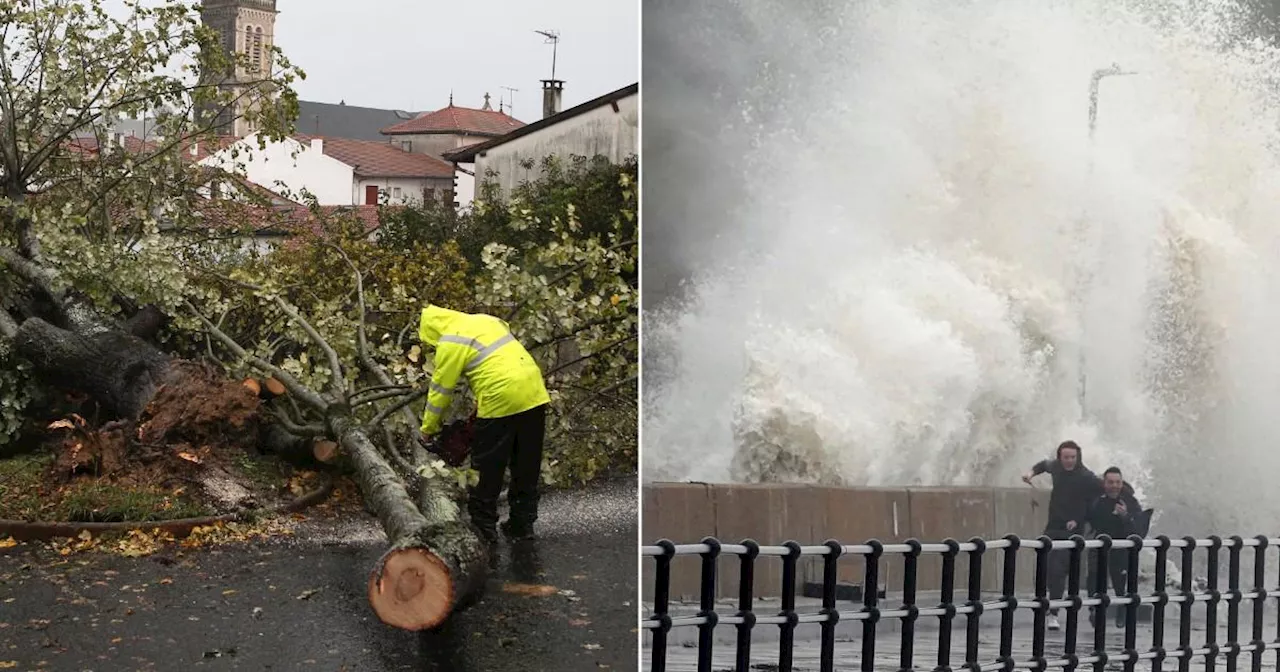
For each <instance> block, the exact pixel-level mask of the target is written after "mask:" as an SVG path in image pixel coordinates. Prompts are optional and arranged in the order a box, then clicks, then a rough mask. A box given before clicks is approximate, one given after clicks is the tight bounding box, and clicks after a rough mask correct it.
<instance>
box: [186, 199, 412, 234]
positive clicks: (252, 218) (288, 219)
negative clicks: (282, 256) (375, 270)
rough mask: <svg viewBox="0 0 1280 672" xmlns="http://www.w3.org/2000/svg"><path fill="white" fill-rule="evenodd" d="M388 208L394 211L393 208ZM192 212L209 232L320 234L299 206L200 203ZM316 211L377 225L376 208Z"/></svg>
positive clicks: (372, 226) (307, 210)
mask: <svg viewBox="0 0 1280 672" xmlns="http://www.w3.org/2000/svg"><path fill="white" fill-rule="evenodd" d="M387 207H388V209H395V206H387ZM193 209H194V211H195V212H196V215H197V216H198V217H199V218H200V219H201V221H203V222H204V225H205V226H206V227H208V228H209V229H212V230H219V229H242V228H244V227H246V226H247V227H249V229H251V230H252V231H254V232H255V233H257V234H269V233H276V234H283V235H296V234H299V233H312V234H315V235H322V234H323V228H322V227H321V225H320V221H318V220H317V218H316V213H314V212H312V211H311V209H310V208H308V207H306V206H302V205H295V206H277V207H271V206H265V205H257V204H251V203H240V202H237V201H231V200H226V199H216V200H215V199H203V200H200V201H198V202H197V203H196V204H195V205H194V207H193ZM319 211H320V214H321V215H323V216H327V217H333V216H338V215H342V214H351V215H353V216H354V217H355V218H356V219H357V220H358V221H359V222H361V223H362V224H363V225H364V228H365V230H366V231H370V232H372V231H374V230H376V229H377V228H378V225H379V224H378V206H376V205H325V206H320V208H319Z"/></svg>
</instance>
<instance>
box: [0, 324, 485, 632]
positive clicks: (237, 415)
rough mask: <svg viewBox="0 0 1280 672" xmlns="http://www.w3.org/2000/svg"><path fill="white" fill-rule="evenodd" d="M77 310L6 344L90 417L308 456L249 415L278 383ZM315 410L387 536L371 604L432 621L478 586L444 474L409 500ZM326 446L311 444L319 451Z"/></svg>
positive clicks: (470, 540) (406, 620) (380, 463)
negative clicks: (89, 407) (84, 397)
mask: <svg viewBox="0 0 1280 672" xmlns="http://www.w3.org/2000/svg"><path fill="white" fill-rule="evenodd" d="M78 317H82V318H83V319H74V318H77V316H75V315H72V318H73V319H69V320H68V326H69V328H66V329H64V328H62V327H59V326H55V325H54V324H51V323H49V322H47V321H45V320H42V319H39V318H28V319H26V320H24V321H23V322H22V323H21V325H20V326H19V327H18V331H17V336H16V337H15V339H14V344H15V346H16V348H17V351H18V352H19V353H20V354H22V355H23V356H25V357H26V358H28V359H29V360H30V361H31V362H32V363H33V364H34V366H35V373H36V374H37V375H38V376H39V377H40V378H41V379H43V380H44V381H46V382H48V383H51V384H53V385H55V386H59V387H66V388H71V389H76V390H79V391H81V392H84V393H86V394H88V395H90V397H91V398H92V399H93V400H94V401H95V402H97V403H98V405H99V407H100V409H101V410H102V411H104V412H105V416H104V417H100V418H99V420H100V421H102V420H107V419H112V418H126V419H130V420H137V421H138V431H139V432H140V436H141V437H142V438H143V439H144V440H146V441H147V442H149V443H176V442H183V443H189V444H191V445H209V443H210V442H211V441H228V440H229V439H228V437H234V438H232V439H230V440H233V441H237V442H243V445H244V447H245V449H246V450H253V449H265V450H271V451H273V452H278V453H281V454H282V455H287V456H290V457H293V458H296V459H298V460H306V459H307V458H310V459H312V460H314V459H316V457H317V455H316V453H315V452H313V449H314V446H313V444H312V441H311V439H310V438H302V437H297V436H294V435H292V434H291V433H290V432H288V431H287V430H285V429H284V428H283V427H280V426H278V425H274V424H262V423H261V421H260V415H261V413H260V408H261V400H260V399H259V397H258V394H261V392H262V390H263V388H267V387H271V388H279V384H278V382H277V381H274V380H269V381H267V382H266V383H265V384H259V385H258V387H259V390H258V394H255V392H254V391H253V390H251V389H250V388H249V387H247V386H246V385H244V383H243V381H241V380H235V379H231V378H227V377H226V376H224V375H222V374H220V373H217V372H214V371H213V370H212V369H209V368H208V367H205V366H203V365H199V364H195V363H192V362H187V361H185V360H179V359H174V358H172V357H170V356H169V355H167V354H166V353H164V352H161V351H160V350H158V349H157V348H156V347H155V346H153V345H151V344H150V343H148V342H147V341H145V340H142V339H141V338H139V337H137V336H135V335H133V334H131V333H128V332H126V331H123V330H121V329H119V328H116V329H112V328H111V327H106V326H102V325H103V323H102V322H100V321H97V320H95V319H93V317H94V316H92V315H87V314H86V315H83V316H78ZM281 391H283V390H281ZM316 399H317V400H319V399H320V397H318V396H317V397H316ZM321 403H323V402H321ZM326 414H327V415H329V416H330V419H329V421H328V425H329V429H330V431H331V432H332V435H333V436H334V437H335V438H337V441H338V445H339V446H340V448H341V451H340V459H341V460H343V461H344V462H345V461H347V460H349V461H350V464H351V466H352V467H354V471H355V477H356V480H357V483H358V485H359V486H360V491H361V494H362V495H363V497H364V499H365V503H366V506H367V507H368V508H369V509H371V510H372V511H373V512H374V513H375V514H376V515H377V517H378V520H379V522H380V523H381V524H382V527H383V530H384V531H385V532H386V535H387V539H388V540H389V548H388V549H387V551H386V553H385V554H384V555H383V556H382V557H381V558H380V559H379V561H378V563H377V566H376V567H375V568H374V569H373V571H372V572H371V574H370V578H369V584H368V591H369V592H368V595H369V602H370V604H371V606H372V607H373V610H374V612H375V613H376V614H377V615H378V617H379V618H380V619H381V620H382V621H383V622H384V623H386V624H388V625H392V626H395V627H398V628H403V629H406V630H411V631H420V630H428V629H431V628H435V627H437V626H439V625H440V624H442V623H443V622H444V621H445V620H446V619H448V617H449V616H450V615H451V614H452V613H453V612H455V611H456V610H458V609H460V608H463V607H464V606H465V605H466V604H467V603H468V602H469V601H470V598H473V597H475V596H476V595H478V593H479V592H480V589H481V588H482V587H483V585H484V578H485V571H486V570H487V567H488V562H487V561H488V549H487V546H486V545H485V544H484V543H483V542H482V541H481V540H480V538H479V537H478V536H477V535H476V533H475V532H474V531H473V530H472V528H471V527H470V525H469V524H468V522H467V520H466V517H465V515H464V514H463V511H462V508H461V507H460V506H459V503H458V501H456V498H455V496H453V494H452V493H454V488H453V487H452V485H451V484H450V483H448V482H438V481H424V482H423V483H422V488H421V490H420V493H419V498H418V501H416V502H415V501H414V499H413V498H412V497H411V496H410V494H409V492H408V490H407V488H406V486H405V481H404V480H403V479H402V477H401V476H400V475H399V474H398V473H396V471H395V470H394V469H393V468H392V467H391V466H390V465H389V464H388V463H387V461H386V459H384V457H383V455H382V453H381V452H380V451H379V449H378V448H377V447H376V446H375V445H374V444H373V442H372V441H370V439H369V437H368V435H367V434H366V431H365V428H364V427H362V426H359V425H357V424H356V423H355V421H354V420H352V419H350V418H349V416H346V415H345V414H342V413H341V412H340V408H339V407H338V406H336V405H331V406H330V407H329V408H328V410H327V411H326ZM108 416H109V417H108ZM330 449H331V447H330V446H326V447H325V450H324V451H323V452H324V453H325V454H326V455H329V454H330V452H331V450H330Z"/></svg>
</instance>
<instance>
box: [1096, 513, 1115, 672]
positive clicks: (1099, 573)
mask: <svg viewBox="0 0 1280 672" xmlns="http://www.w3.org/2000/svg"><path fill="white" fill-rule="evenodd" d="M1097 540H1098V541H1100V542H1102V548H1099V549H1097V552H1098V555H1097V558H1098V561H1097V562H1096V563H1095V564H1094V571H1095V572H1096V575H1095V576H1094V577H1093V590H1094V594H1093V595H1092V597H1095V598H1097V599H1098V600H1099V603H1098V606H1096V607H1094V610H1093V655H1094V657H1096V658H1097V659H1098V660H1096V661H1095V662H1094V663H1093V672H1105V670H1106V669H1107V621H1108V620H1110V619H1108V618H1107V617H1108V616H1109V615H1110V614H1108V613H1107V612H1108V611H1110V609H1111V592H1110V591H1108V590H1107V584H1108V583H1109V582H1110V569H1111V568H1110V564H1111V537H1109V536H1107V535H1105V534H1099V535H1098V536H1097Z"/></svg>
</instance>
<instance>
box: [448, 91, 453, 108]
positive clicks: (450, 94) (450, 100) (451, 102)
mask: <svg viewBox="0 0 1280 672" xmlns="http://www.w3.org/2000/svg"><path fill="white" fill-rule="evenodd" d="M449 107H453V89H449Z"/></svg>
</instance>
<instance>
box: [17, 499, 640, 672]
mask: <svg viewBox="0 0 1280 672" xmlns="http://www.w3.org/2000/svg"><path fill="white" fill-rule="evenodd" d="M539 531H540V538H539V539H538V540H537V541H535V542H530V543H526V544H522V545H520V546H518V547H517V548H515V549H513V548H512V546H511V545H510V544H507V543H505V542H504V543H503V545H502V547H501V557H500V559H499V563H498V567H497V569H496V570H495V572H494V574H493V576H492V577H491V578H490V580H489V583H488V586H487V589H486V592H485V595H484V597H483V598H482V599H481V600H480V601H479V602H478V603H477V604H476V605H475V606H473V607H471V608H470V609H469V610H467V611H464V612H462V613H459V614H457V615H456V616H455V618H454V619H453V620H452V621H451V622H450V624H449V625H448V626H447V627H446V628H445V629H444V630H443V631H441V632H437V633H433V634H431V635H419V634H415V633H408V632H403V631H399V630H394V629H391V628H388V627H387V626H385V625H383V624H382V623H381V622H380V621H378V620H377V617H375V616H374V615H373V613H372V611H371V610H370V609H369V604H368V598H367V597H366V582H367V580H368V573H369V570H370V568H372V567H373V565H374V562H375V561H376V559H377V558H378V557H379V555H380V554H381V553H382V551H383V549H384V545H385V537H384V536H383V535H382V532H381V530H380V528H378V526H377V524H376V522H374V521H373V520H372V519H371V518H370V517H367V516H363V517H360V518H358V519H355V520H352V519H351V518H350V517H349V516H348V517H346V518H344V519H342V520H336V521H322V522H312V521H307V522H306V523H303V524H301V525H300V527H299V528H298V530H297V534H295V535H294V536H292V537H286V538H284V539H279V540H272V541H269V542H256V543H248V544H235V545H231V546H222V547H218V548H209V549H196V550H186V551H182V552H181V554H179V553H178V552H177V550H176V549H170V550H168V551H166V552H163V553H159V554H156V555H152V556H148V557H143V558H132V559H131V558H125V557H119V556H116V555H108V554H105V553H97V552H86V553H76V554H72V555H70V556H67V557H62V556H60V555H58V554H57V553H56V552H53V551H52V550H50V549H49V548H48V547H46V546H43V545H20V546H17V547H14V548H9V549H5V550H0V669H13V670H68V671H80V670H92V671H94V672H106V671H113V670H188V669H208V670H273V671H274V670H325V671H338V670H342V671H346V672H357V671H360V672H365V671H367V672H392V671H397V670H413V671H414V672H418V671H425V670H458V671H459V672H472V671H481V670H484V671H493V672H501V671H504V670H551V669H555V670H565V671H574V670H590V671H593V672H595V671H599V670H634V669H636V661H637V648H636V647H637V641H638V640H637V631H636V614H637V606H636V571H637V567H638V562H637V557H636V552H635V548H636V487H635V483H634V481H632V482H616V483H610V484H606V485H603V486H597V487H595V488H592V489H590V490H586V491H575V492H553V493H548V495H546V496H545V497H544V504H543V507H542V518H541V520H540V521H539ZM518 584H535V585H550V586H554V587H555V589H556V590H555V591H554V592H552V591H549V590H544V591H543V592H545V593H547V594H539V595H534V596H530V595H527V594H523V593H521V592H510V591H512V590H513V589H515V588H517V587H518Z"/></svg>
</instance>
